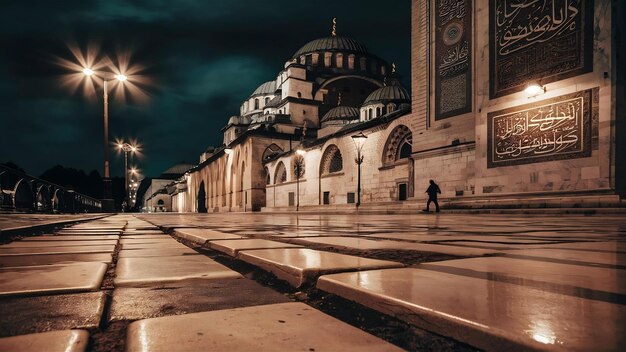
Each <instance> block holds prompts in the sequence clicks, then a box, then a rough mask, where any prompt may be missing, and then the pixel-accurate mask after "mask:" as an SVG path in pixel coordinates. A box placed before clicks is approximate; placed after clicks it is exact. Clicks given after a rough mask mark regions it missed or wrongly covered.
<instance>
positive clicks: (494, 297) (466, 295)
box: [317, 268, 626, 351]
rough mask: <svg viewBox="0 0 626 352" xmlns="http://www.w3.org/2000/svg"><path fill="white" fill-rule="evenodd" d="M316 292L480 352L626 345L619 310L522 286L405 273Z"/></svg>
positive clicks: (348, 277)
mask: <svg viewBox="0 0 626 352" xmlns="http://www.w3.org/2000/svg"><path fill="white" fill-rule="evenodd" d="M317 287H318V288H319V289H321V290H323V291H326V292H330V293H333V294H336V295H339V296H341V297H344V298H346V299H349V300H353V301H356V302H358V303H360V304H362V305H365V306H366V307H369V308H372V309H375V310H378V311H380V312H382V313H385V314H389V315H392V316H395V317H397V318H399V319H400V320H404V321H406V322H408V323H410V324H414V325H416V326H418V327H420V328H422V329H425V330H427V331H431V332H434V333H437V334H441V335H443V336H449V337H451V338H453V339H456V340H458V341H461V342H465V343H467V344H469V345H472V346H476V347H478V348H481V349H485V350H492V351H515V350H563V351H575V350H577V351H600V350H607V351H610V350H621V349H622V348H623V346H624V344H625V343H626V334H624V333H623V332H624V329H626V319H624V317H625V316H626V307H624V306H623V305H617V304H611V303H606V302H602V301H595V300H588V299H583V298H579V297H572V296H567V295H561V294H558V293H551V292H545V291H542V290H537V289H533V288H529V287H525V286H522V285H515V284H509V283H503V282H497V281H491V280H484V279H479V278H473V277H465V276H458V275H453V274H448V273H441V272H435V271H430V270H422V269H414V268H404V269H389V270H373V271H364V272H357V273H342V274H333V275H325V276H322V277H320V279H319V281H318V283H317ZM600 322H601V323H600ZM598 324H602V328H598Z"/></svg>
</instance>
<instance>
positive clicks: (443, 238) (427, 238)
mask: <svg viewBox="0 0 626 352" xmlns="http://www.w3.org/2000/svg"><path fill="white" fill-rule="evenodd" d="M367 237H376V238H385V239H400V240H409V241H419V242H454V241H471V242H485V243H492V242H494V243H507V244H509V243H510V244H546V243H553V242H554V241H553V240H542V239H537V238H514V237H510V236H496V235H493V236H475V235H467V236H459V235H458V234H456V235H413V234H389V235H386V234H372V235H368V236H367Z"/></svg>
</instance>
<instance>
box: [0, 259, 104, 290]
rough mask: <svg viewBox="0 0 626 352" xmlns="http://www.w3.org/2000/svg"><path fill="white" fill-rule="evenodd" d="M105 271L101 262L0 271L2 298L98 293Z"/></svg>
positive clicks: (0, 269)
mask: <svg viewBox="0 0 626 352" xmlns="http://www.w3.org/2000/svg"><path fill="white" fill-rule="evenodd" d="M106 270H107V265H106V264H104V263H98V262H82V263H72V264H64V265H41V266H27V267H11V268H0V297H2V296H7V295H27V294H41V293H46V294H51V293H70V292H85V291H95V290H97V289H98V288H99V287H100V283H101V282H102V279H103V278H104V274H105V272H106Z"/></svg>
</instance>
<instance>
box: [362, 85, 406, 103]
mask: <svg viewBox="0 0 626 352" xmlns="http://www.w3.org/2000/svg"><path fill="white" fill-rule="evenodd" d="M388 102H394V103H410V102H411V96H410V95H409V92H407V90H406V89H404V88H403V87H402V86H400V85H391V86H384V87H381V88H378V89H376V90H375V91H373V92H372V93H371V94H370V95H369V96H368V97H367V98H366V99H365V102H364V103H363V105H364V106H365V105H370V104H376V103H383V104H386V103H388Z"/></svg>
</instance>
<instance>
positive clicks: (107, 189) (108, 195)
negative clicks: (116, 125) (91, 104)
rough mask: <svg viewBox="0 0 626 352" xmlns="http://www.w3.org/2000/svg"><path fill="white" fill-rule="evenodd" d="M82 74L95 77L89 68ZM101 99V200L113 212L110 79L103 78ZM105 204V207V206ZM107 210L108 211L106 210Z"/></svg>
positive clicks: (118, 76) (84, 69)
mask: <svg viewBox="0 0 626 352" xmlns="http://www.w3.org/2000/svg"><path fill="white" fill-rule="evenodd" d="M83 74H84V75H85V76H87V77H91V76H93V75H95V74H96V73H95V71H94V70H92V69H91V68H90V67H84V68H83ZM115 79H116V80H118V81H119V82H124V81H126V80H127V79H128V77H126V76H125V75H123V74H117V75H115ZM102 80H103V91H104V93H103V99H104V178H103V179H102V181H103V183H104V194H103V200H102V205H103V206H102V208H103V210H113V196H112V192H111V178H110V173H109V87H108V84H109V81H112V79H106V78H103V79H102ZM105 204H106V205H105ZM106 208H108V209H106Z"/></svg>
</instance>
